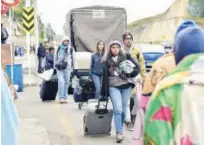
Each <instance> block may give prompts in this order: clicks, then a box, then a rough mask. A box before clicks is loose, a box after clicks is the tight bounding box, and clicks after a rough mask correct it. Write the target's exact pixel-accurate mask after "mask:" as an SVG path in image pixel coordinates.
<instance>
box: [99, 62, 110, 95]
mask: <svg viewBox="0 0 204 145" xmlns="http://www.w3.org/2000/svg"><path fill="white" fill-rule="evenodd" d="M107 67H108V66H107V62H105V63H104V66H103V76H102V83H101V97H102V98H108V97H109V93H108V68H107Z"/></svg>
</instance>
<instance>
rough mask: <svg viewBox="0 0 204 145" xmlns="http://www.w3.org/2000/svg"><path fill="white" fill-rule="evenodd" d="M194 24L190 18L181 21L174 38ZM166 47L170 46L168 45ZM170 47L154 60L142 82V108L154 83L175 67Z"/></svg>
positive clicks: (154, 85)
mask: <svg viewBox="0 0 204 145" xmlns="http://www.w3.org/2000/svg"><path fill="white" fill-rule="evenodd" d="M195 26H197V25H196V23H195V22H194V21H191V20H186V21H183V22H182V23H181V24H180V25H179V26H178V28H177V30H176V34H175V38H176V36H177V34H178V33H179V32H181V31H182V30H185V29H186V28H189V27H195ZM167 47H168V48H170V46H169V45H168V46H167ZM168 48H167V49H168ZM170 49H171V51H168V52H170V53H168V54H166V55H164V56H162V57H160V58H159V59H158V60H157V61H156V62H154V63H153V65H152V69H151V71H150V72H149V75H148V76H147V78H146V81H145V83H144V86H143V90H142V92H143V96H142V97H143V100H146V101H145V102H144V103H143V105H142V106H143V108H144V109H145V108H146V105H147V102H148V99H149V97H150V96H151V94H152V92H153V90H154V89H155V87H156V85H157V84H158V83H159V82H160V81H161V80H162V79H163V78H164V77H166V76H167V75H168V74H169V73H170V72H171V71H173V70H174V69H175V68H176V62H175V57H174V52H173V49H172V48H170Z"/></svg>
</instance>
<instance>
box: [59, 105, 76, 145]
mask: <svg viewBox="0 0 204 145" xmlns="http://www.w3.org/2000/svg"><path fill="white" fill-rule="evenodd" d="M56 109H57V110H58V112H59V115H60V120H61V123H62V125H63V127H64V129H65V131H66V135H67V136H68V137H69V138H70V141H71V144H72V145H80V144H79V142H78V140H77V137H76V133H75V131H74V128H73V126H74V125H71V123H70V121H69V119H68V117H67V116H66V115H65V114H64V113H63V112H62V111H61V107H60V104H57V105H56Z"/></svg>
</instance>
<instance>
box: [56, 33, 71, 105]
mask: <svg viewBox="0 0 204 145" xmlns="http://www.w3.org/2000/svg"><path fill="white" fill-rule="evenodd" d="M74 54H75V50H74V48H73V47H71V46H69V38H68V37H65V38H64V39H63V41H62V44H61V45H60V46H59V48H58V50H57V54H56V61H55V67H56V70H57V78H58V92H59V101H60V103H67V97H68V88H69V81H70V77H71V72H72V71H73V68H74V65H73V64H74Z"/></svg>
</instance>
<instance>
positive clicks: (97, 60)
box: [90, 52, 103, 76]
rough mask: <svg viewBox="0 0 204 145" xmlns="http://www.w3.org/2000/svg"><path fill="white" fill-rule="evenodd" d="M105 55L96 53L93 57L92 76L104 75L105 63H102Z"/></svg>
mask: <svg viewBox="0 0 204 145" xmlns="http://www.w3.org/2000/svg"><path fill="white" fill-rule="evenodd" d="M102 57H103V54H100V53H98V52H97V53H94V54H93V55H92V57H91V63H90V64H91V65H90V74H95V75H98V76H101V75H102V74H103V63H102V62H101V60H102Z"/></svg>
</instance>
